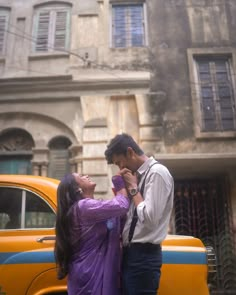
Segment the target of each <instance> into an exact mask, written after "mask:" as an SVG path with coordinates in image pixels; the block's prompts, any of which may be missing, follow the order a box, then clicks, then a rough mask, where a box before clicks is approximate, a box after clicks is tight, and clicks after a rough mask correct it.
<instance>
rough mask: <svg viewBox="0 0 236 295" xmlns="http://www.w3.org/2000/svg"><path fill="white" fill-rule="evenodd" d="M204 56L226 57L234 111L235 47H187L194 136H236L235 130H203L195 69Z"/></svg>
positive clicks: (235, 98)
mask: <svg viewBox="0 0 236 295" xmlns="http://www.w3.org/2000/svg"><path fill="white" fill-rule="evenodd" d="M205 57H209V59H216V60H217V58H218V59H223V58H225V59H227V60H228V62H229V66H230V75H231V82H232V90H233V99H234V105H233V107H234V113H235V112H236V109H235V105H236V91H235V90H236V87H235V85H236V83H235V72H236V49H235V48H216V49H210V48H194V49H192V48H191V49H188V63H189V76H190V86H191V96H192V107H193V119H194V133H195V136H196V138H199V139H201V138H203V139H204V138H206V139H207V138H234V137H236V128H235V130H230V131H227V130H225V131H224V130H215V131H205V130H204V128H203V124H202V111H201V95H200V93H201V89H200V86H199V85H200V83H199V82H200V81H199V77H198V70H197V60H198V59H202V58H205Z"/></svg>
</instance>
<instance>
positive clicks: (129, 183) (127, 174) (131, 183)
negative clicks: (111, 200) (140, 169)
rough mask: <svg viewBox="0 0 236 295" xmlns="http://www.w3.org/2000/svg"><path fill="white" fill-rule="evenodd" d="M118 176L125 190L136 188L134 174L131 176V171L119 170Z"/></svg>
mask: <svg viewBox="0 0 236 295" xmlns="http://www.w3.org/2000/svg"><path fill="white" fill-rule="evenodd" d="M120 175H121V176H122V177H123V179H124V181H125V184H126V187H127V188H133V187H137V185H138V180H137V176H136V173H134V174H132V171H131V170H129V169H127V168H124V169H121V170H120Z"/></svg>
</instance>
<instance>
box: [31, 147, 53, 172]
mask: <svg viewBox="0 0 236 295" xmlns="http://www.w3.org/2000/svg"><path fill="white" fill-rule="evenodd" d="M32 152H33V158H32V160H31V163H32V165H33V173H34V175H41V176H47V175H48V171H47V167H48V157H49V149H48V148H37V147H36V148H32Z"/></svg>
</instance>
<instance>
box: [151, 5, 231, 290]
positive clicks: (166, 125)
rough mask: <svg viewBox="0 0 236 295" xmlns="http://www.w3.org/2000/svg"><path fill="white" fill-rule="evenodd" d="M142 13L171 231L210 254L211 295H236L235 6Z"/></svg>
mask: <svg viewBox="0 0 236 295" xmlns="http://www.w3.org/2000/svg"><path fill="white" fill-rule="evenodd" d="M147 12H148V26H149V50H150V61H151V63H150V65H151V73H152V79H151V86H150V93H154V94H153V103H152V108H151V115H152V117H153V118H154V117H155V118H156V134H155V135H156V138H157V143H159V146H160V150H159V151H157V152H156V157H157V158H160V159H161V160H162V161H163V162H165V163H166V165H167V166H168V167H169V168H170V169H171V171H172V173H173V175H174V177H175V214H174V217H173V225H174V226H173V228H174V230H175V232H176V233H178V234H192V235H194V236H198V237H200V238H201V239H202V240H203V241H204V242H205V243H206V244H208V245H212V246H213V247H214V248H215V250H216V253H217V257H218V261H217V275H216V276H215V278H214V283H213V285H212V292H213V294H236V293H235V292H236V270H235V245H236V243H235V234H236V233H235V225H236V169H235V168H236V108H235V102H236V88H235V86H236V85H235V82H236V80H235V73H236V48H235V44H236V35H235V29H236V22H235V20H236V18H235V15H236V3H235V1H224V0H166V1H161V0H156V1H155V0H153V1H147ZM156 92H157V93H159V92H162V93H163V98H162V99H160V98H158V97H157V96H156V94H155V93H156Z"/></svg>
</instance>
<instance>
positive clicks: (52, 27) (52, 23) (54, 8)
mask: <svg viewBox="0 0 236 295" xmlns="http://www.w3.org/2000/svg"><path fill="white" fill-rule="evenodd" d="M42 12H45V13H47V12H48V13H49V24H48V27H49V31H48V35H47V37H48V48H47V50H38V49H37V39H38V26H39V16H40V14H41V13H42ZM58 12H66V21H65V24H66V32H65V46H64V47H58V48H56V47H54V46H55V40H56V38H55V36H56V17H57V13H58ZM70 25H71V4H70V3H60V4H55V3H50V4H43V5H40V6H37V7H35V11H34V18H33V36H34V38H33V42H32V49H33V53H35V54H42V55H44V54H45V53H46V54H48V53H49V54H51V53H58V52H63V51H64V52H65V53H66V50H68V49H69V44H70V33H71V29H70Z"/></svg>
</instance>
